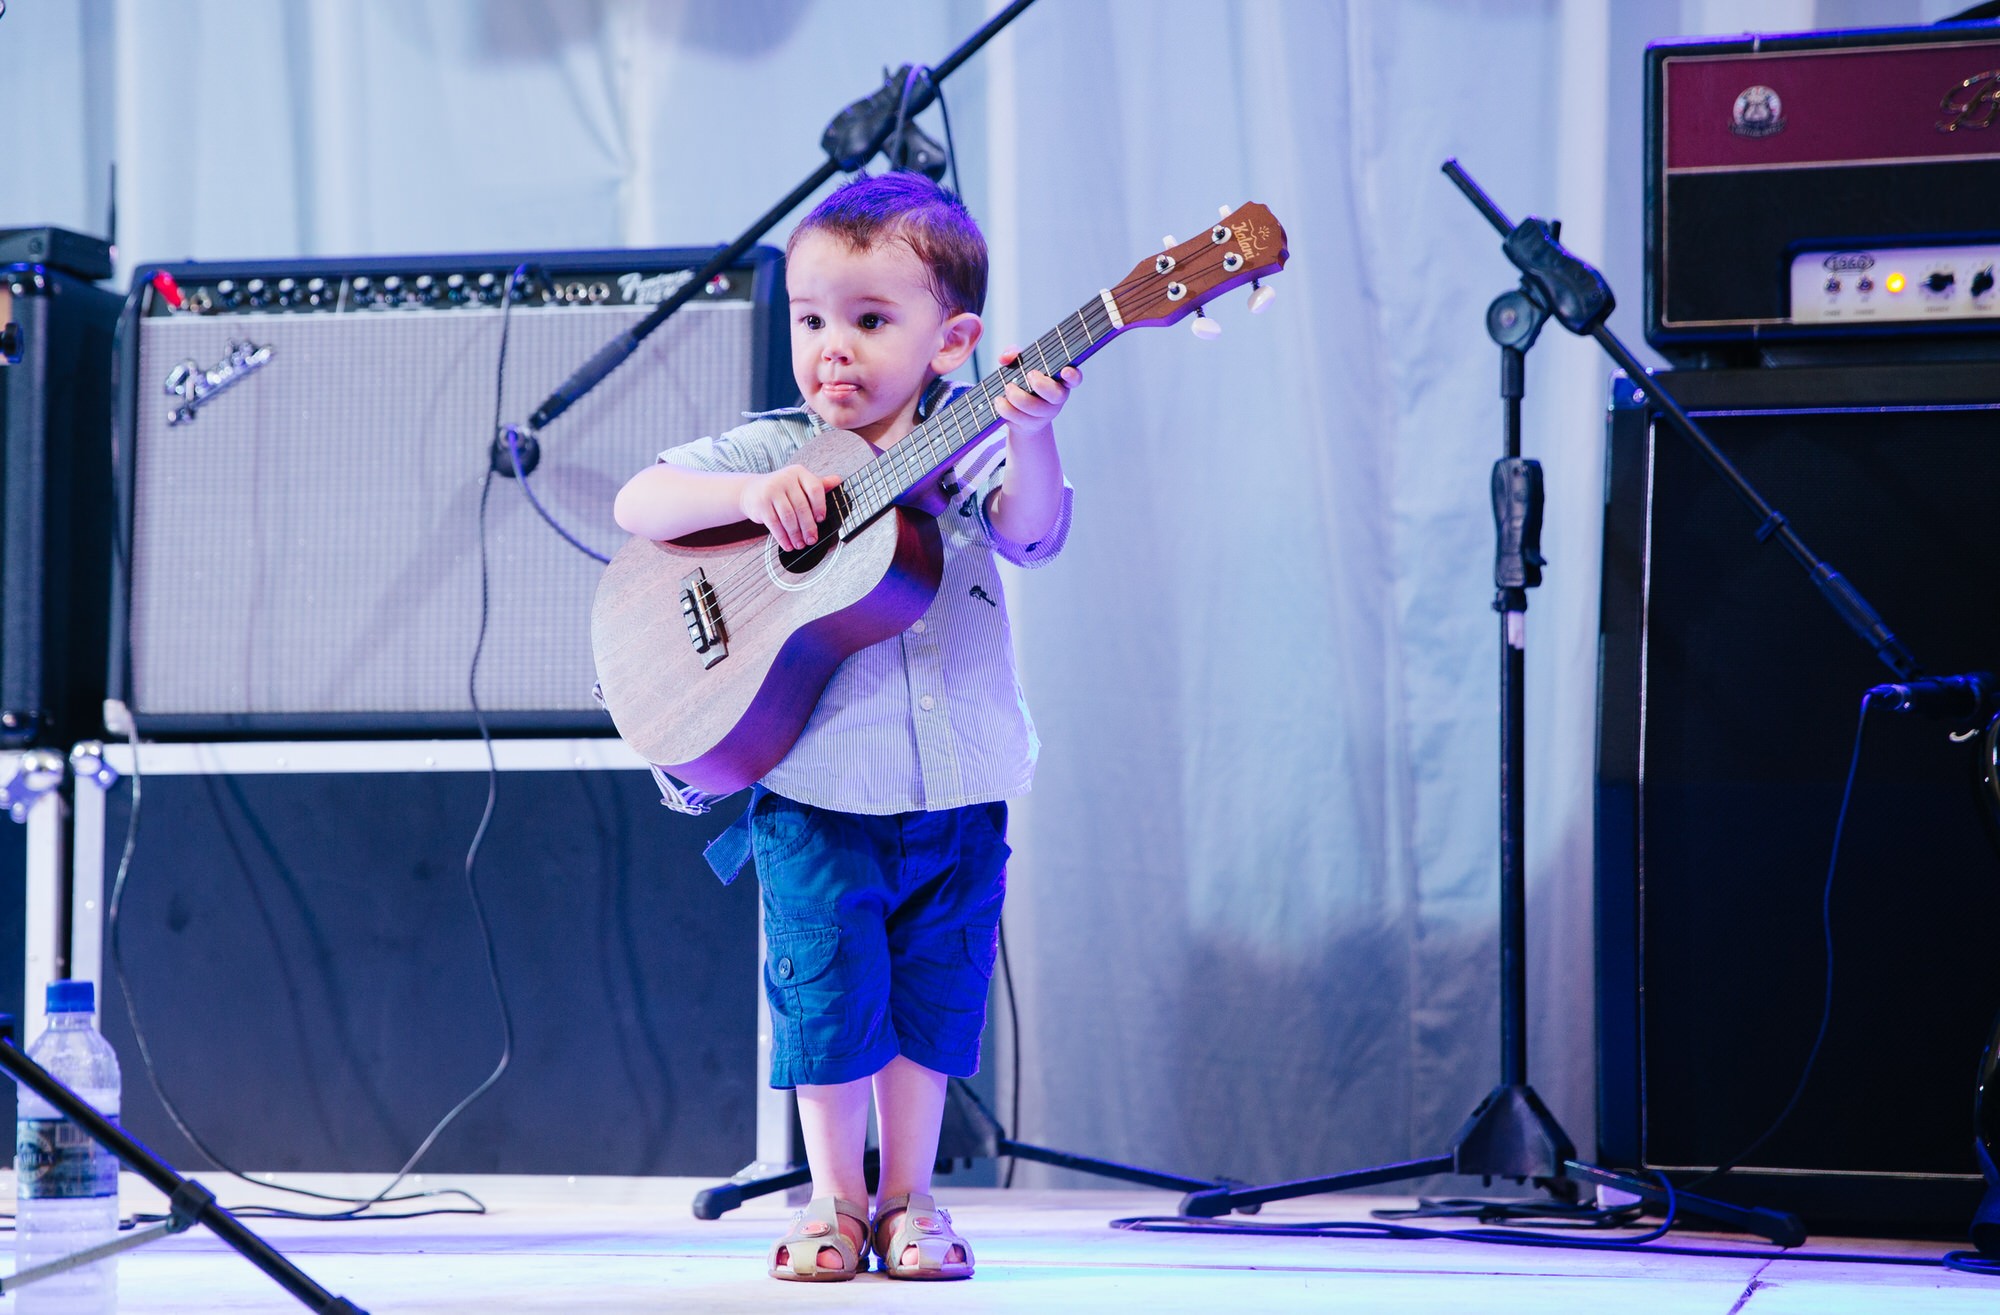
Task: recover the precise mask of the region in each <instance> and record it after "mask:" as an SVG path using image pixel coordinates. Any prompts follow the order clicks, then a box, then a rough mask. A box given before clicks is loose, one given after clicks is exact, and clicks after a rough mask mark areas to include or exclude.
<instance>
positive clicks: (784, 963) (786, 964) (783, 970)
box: [778, 956, 792, 981]
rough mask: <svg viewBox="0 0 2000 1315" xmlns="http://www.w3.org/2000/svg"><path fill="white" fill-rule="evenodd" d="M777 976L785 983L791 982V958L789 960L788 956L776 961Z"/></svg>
mask: <svg viewBox="0 0 2000 1315" xmlns="http://www.w3.org/2000/svg"><path fill="white" fill-rule="evenodd" d="M778 976H779V977H781V978H783V979H785V980H786V981H790V980H791V976H792V961H791V958H790V957H789V956H787V957H786V958H783V959H780V960H778Z"/></svg>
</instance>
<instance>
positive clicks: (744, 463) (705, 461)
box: [659, 416, 805, 475]
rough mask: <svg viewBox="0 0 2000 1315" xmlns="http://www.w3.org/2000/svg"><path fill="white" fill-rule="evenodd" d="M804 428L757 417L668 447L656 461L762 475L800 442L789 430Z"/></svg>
mask: <svg viewBox="0 0 2000 1315" xmlns="http://www.w3.org/2000/svg"><path fill="white" fill-rule="evenodd" d="M804 428H805V425H804V423H803V422H802V421H801V422H795V423H791V424H788V423H786V421H785V420H783V419H779V418H778V417H776V416H759V417H758V418H756V419H754V420H752V421H751V422H750V423H749V424H747V425H738V426H737V427H736V428H734V429H731V430H729V431H727V432H726V433H722V434H717V435H714V436H712V437H709V438H697V439H695V440H694V441H693V442H691V443H683V444H681V445H680V446H679V447H670V448H668V449H667V450H666V451H664V452H662V453H660V455H659V460H661V461H664V462H666V463H667V464H668V465H670V466H685V467H687V468H688V469H690V470H707V471H713V472H717V473H721V474H729V475H766V474H769V473H770V472H771V471H774V470H777V469H778V468H780V467H781V466H783V465H785V463H786V462H788V461H790V460H791V458H792V454H793V453H795V452H797V451H798V450H799V448H800V446H801V444H802V438H801V436H800V435H799V434H795V433H794V432H793V430H794V429H804Z"/></svg>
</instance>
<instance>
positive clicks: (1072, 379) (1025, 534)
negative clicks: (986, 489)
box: [986, 348, 1083, 543]
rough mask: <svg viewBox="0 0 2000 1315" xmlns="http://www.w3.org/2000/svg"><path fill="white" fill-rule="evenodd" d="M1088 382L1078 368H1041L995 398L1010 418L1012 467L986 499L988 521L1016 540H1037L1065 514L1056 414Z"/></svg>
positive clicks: (1005, 355) (1004, 356) (1009, 355)
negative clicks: (1056, 372) (1052, 371)
mask: <svg viewBox="0 0 2000 1315" xmlns="http://www.w3.org/2000/svg"><path fill="white" fill-rule="evenodd" d="M1019 356H1020V353H1019V352H1018V351H1016V350H1014V349H1012V348H1010V349H1008V350H1007V351H1004V352H1002V353H1001V354H1000V364H1002V365H1012V364H1014V362H1015V361H1016V360H1017V359H1018V358H1019ZM1081 382H1083V373H1082V371H1080V370H1078V369H1077V368H1076V367H1075V366H1073V365H1072V366H1069V367H1067V368H1066V369H1064V370H1063V371H1062V374H1061V377H1060V378H1051V377H1050V376H1048V375H1046V374H1043V373H1042V372H1041V371H1040V370H1031V371H1029V372H1028V385H1029V386H1028V387H1027V388H1023V387H1021V386H1020V385H1019V384H1008V385H1007V391H1006V392H1005V393H1004V394H1002V395H1001V396H1000V397H998V398H996V399H994V402H993V410H994V411H995V412H996V413H997V414H998V415H999V416H1000V417H1001V418H1002V419H1004V420H1006V422H1007V468H1006V470H1005V472H1004V473H1003V475H1002V478H1001V484H1000V487H998V488H997V489H995V490H994V491H993V494H992V496H991V497H989V498H988V499H987V502H986V519H987V521H988V523H990V524H991V525H992V526H993V528H994V529H995V530H997V531H998V532H999V533H1000V534H1001V535H1002V536H1004V537H1006V538H1008V539H1011V540H1012V541H1013V542H1015V543H1036V542H1039V541H1040V540H1041V539H1042V538H1043V537H1045V536H1046V535H1047V534H1048V532H1049V531H1050V530H1052V529H1054V528H1055V524H1056V518H1057V517H1058V516H1059V515H1060V514H1061V513H1062V502H1063V470H1062V453H1061V452H1059V451H1057V450H1056V434H1055V418H1056V416H1057V414H1058V413H1059V412H1061V410H1062V409H1063V403H1064V402H1066V401H1068V400H1069V390H1070V389H1071V388H1074V387H1075V386H1076V385H1077V384H1079V383H1081Z"/></svg>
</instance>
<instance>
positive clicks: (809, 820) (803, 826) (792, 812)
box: [750, 790, 820, 873]
mask: <svg viewBox="0 0 2000 1315" xmlns="http://www.w3.org/2000/svg"><path fill="white" fill-rule="evenodd" d="M819 827H820V820H819V818H818V816H817V815H816V810H815V809H813V808H811V807H810V806H808V805H806V804H801V803H798V802H796V801H794V800H791V799H787V798H785V797H784V796H783V795H781V794H773V793H772V792H770V791H769V790H766V791H763V792H762V793H760V794H759V795H758V796H757V802H756V803H754V804H752V805H751V810H750V850H751V853H752V854H753V855H754V856H755V858H756V860H757V870H758V872H760V873H768V872H769V871H770V870H771V869H772V868H773V867H775V866H776V865H778V864H780V863H783V862H785V861H786V860H787V859H790V858H794V857H796V856H797V855H798V854H799V853H801V852H802V851H804V849H805V848H806V846H808V845H810V844H811V843H812V841H813V837H814V835H816V834H817V833H818V831H819Z"/></svg>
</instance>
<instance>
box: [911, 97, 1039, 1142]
mask: <svg viewBox="0 0 2000 1315" xmlns="http://www.w3.org/2000/svg"><path fill="white" fill-rule="evenodd" d="M920 72H921V74H922V76H923V79H924V81H926V82H929V83H930V84H931V94H932V95H933V96H935V97H937V104H938V113H939V114H940V115H942V116H943V118H944V160H945V163H946V164H947V165H949V166H951V190H952V192H953V193H955V194H956V195H957V197H958V199H959V201H960V202H961V203H963V202H964V200H965V188H964V187H962V186H961V185H960V184H959V181H958V144H957V143H956V142H954V141H953V140H952V137H951V106H949V105H947V104H945V101H944V85H943V84H942V83H939V82H935V81H932V79H931V71H930V70H929V69H928V68H926V69H922V70H920ZM985 377H986V371H985V370H983V369H981V368H980V366H979V344H978V343H974V344H972V381H973V382H974V383H978V382H979V381H980V380H982V379H984V378H985ZM1015 1113H1016V1114H1018V1113H1020V1111H1018V1110H1016V1111H1015ZM1013 1171H1014V1170H1013V1166H1012V1165H1009V1166H1008V1168H1007V1172H1008V1175H1009V1177H1010V1178H1011V1177H1012V1175H1013Z"/></svg>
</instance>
